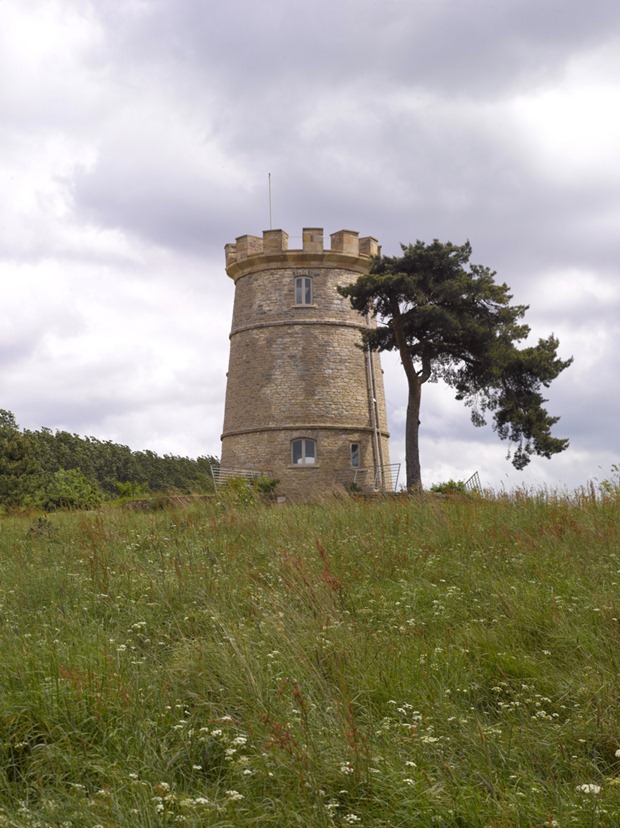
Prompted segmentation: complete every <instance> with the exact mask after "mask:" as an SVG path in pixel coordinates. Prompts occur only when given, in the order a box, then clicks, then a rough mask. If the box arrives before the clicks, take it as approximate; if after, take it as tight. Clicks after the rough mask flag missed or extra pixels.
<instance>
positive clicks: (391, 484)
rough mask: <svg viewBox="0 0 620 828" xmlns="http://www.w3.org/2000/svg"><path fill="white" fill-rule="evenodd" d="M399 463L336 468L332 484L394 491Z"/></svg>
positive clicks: (366, 489)
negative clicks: (363, 467)
mask: <svg viewBox="0 0 620 828" xmlns="http://www.w3.org/2000/svg"><path fill="white" fill-rule="evenodd" d="M399 474H400V463H392V464H390V465H388V466H377V467H376V468H374V469H337V470H336V471H335V472H334V484H339V485H341V486H345V487H347V488H349V487H350V488H351V489H356V488H359V489H360V490H363V491H368V490H369V489H370V490H371V491H375V492H395V491H396V487H397V486H398V476H399Z"/></svg>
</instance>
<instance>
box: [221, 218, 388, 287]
mask: <svg viewBox="0 0 620 828" xmlns="http://www.w3.org/2000/svg"><path fill="white" fill-rule="evenodd" d="M288 239H289V236H288V233H287V232H286V231H284V230H264V231H263V237H262V239H261V238H260V236H249V235H246V236H238V237H237V239H236V241H235V243H234V244H227V245H226V246H225V248H224V250H225V253H226V270H228V269H229V268H230V267H232V266H233V265H235V264H237V263H240V262H242V261H244V260H246V259H251V258H254V257H256V256H274V255H275V256H277V255H279V254H283V253H291V254H295V253H302V254H315V255H321V254H324V253H327V254H329V253H331V254H342V255H344V256H347V257H349V256H352V257H355V258H363V259H366V258H370V257H371V256H378V255H379V254H380V252H381V248H380V246H379V243H378V241H377V239H375V238H374V237H373V236H364V237H363V238H361V239H360V238H359V233H358V232H357V231H355V230H339V231H338V232H337V233H332V234H331V235H330V248H329V250H326V249H325V248H324V244H323V228H322V227H304V229H303V233H302V248H301V250H298V249H290V250H289V246H288ZM363 269H365V267H364V268H363ZM229 275H230V276H233V278H234V275H233V274H232V273H231V274H229Z"/></svg>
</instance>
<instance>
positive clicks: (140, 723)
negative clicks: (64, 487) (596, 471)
mask: <svg viewBox="0 0 620 828" xmlns="http://www.w3.org/2000/svg"><path fill="white" fill-rule="evenodd" d="M244 500H247V501H248V502H242V501H244ZM618 505H619V501H618V499H617V497H613V496H607V497H602V498H601V497H600V496H598V497H597V496H596V495H595V493H594V492H591V493H588V492H582V493H580V494H575V495H564V496H558V497H556V496H552V495H549V494H536V493H532V494H527V493H521V494H519V493H516V494H514V495H512V496H510V497H508V496H503V497H493V496H485V497H474V498H464V497H445V498H441V497H430V496H428V497H393V498H386V499H377V500H373V501H368V500H356V499H341V500H326V501H325V502H323V503H317V504H313V505H307V504H306V505H301V504H300V505H284V506H275V505H270V504H265V503H261V502H257V501H255V500H254V499H253V498H251V497H249V498H240V497H239V494H238V493H237V494H236V495H235V494H233V495H231V496H230V497H229V498H227V497H214V498H210V499H204V500H201V501H197V502H196V503H192V504H189V505H187V504H185V505H183V506H181V505H179V506H178V507H174V505H169V506H168V507H167V508H163V509H160V510H158V511H137V510H130V509H126V508H125V509H120V508H111V507H107V508H104V509H101V510H99V511H94V512H73V513H61V512H58V513H54V514H51V515H49V516H43V515H39V516H38V515H35V514H31V515H22V516H13V517H11V516H3V517H0V658H1V669H0V826H19V828H21V827H22V826H67V828H69V827H70V826H71V827H73V826H75V828H78V827H79V828H97V827H98V826H100V827H101V826H105V828H108V826H109V827H110V828H112V826H132V827H133V826H153V827H154V826H173V825H185V826H212V827H213V828H215V826H217V827H218V828H224V827H225V826H279V827H280V826H281V828H291V827H292V826H312V827H313V826H318V827H319V828H331V826H351V825H354V826H359V827H360V828H362V826H366V827H367V828H370V826H373V827H375V828H378V827H379V826H385V827H386V828H387V827H388V826H389V828H396V827H397V826H402V827H403V828H405V826H406V827H407V828H409V826H443V828H512V826H524V828H525V826H527V828H530V826H535V827H536V826H540V828H545V827H546V828H552V827H553V826H555V828H558V826H559V828H567V826H571V825H576V826H600V827H601V828H602V827H603V826H610V827H611V826H618V825H619V824H620V704H619V703H620V646H619V644H620V588H619V584H620V521H619V519H618V517H619V516H618Z"/></svg>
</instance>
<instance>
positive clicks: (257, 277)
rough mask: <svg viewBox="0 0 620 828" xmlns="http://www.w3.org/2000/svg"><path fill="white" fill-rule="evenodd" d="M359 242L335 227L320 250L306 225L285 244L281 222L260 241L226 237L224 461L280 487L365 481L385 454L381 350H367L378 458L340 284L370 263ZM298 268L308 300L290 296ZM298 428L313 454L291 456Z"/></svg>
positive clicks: (359, 355)
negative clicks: (356, 462)
mask: <svg viewBox="0 0 620 828" xmlns="http://www.w3.org/2000/svg"><path fill="white" fill-rule="evenodd" d="M342 234H344V236H343V235H342ZM359 242H363V243H364V249H365V250H368V251H370V252H372V251H373V250H374V249H375V248H373V246H372V244H373V243H374V245H375V247H376V241H375V240H372V239H364V240H358V239H357V234H356V233H352V232H351V231H341V232H340V233H339V234H334V236H332V246H336V247H337V248H338V249H337V250H336V252H335V253H332V252H331V251H322V250H321V249H320V245H321V243H322V230H321V229H320V228H311V229H310V230H304V245H305V246H306V247H307V249H306V252H305V253H304V252H303V251H301V252H300V251H288V249H287V247H288V237H286V234H283V231H266V233H265V234H264V246H263V240H260V239H259V238H258V237H254V236H244V237H240V238H239V239H238V240H237V245H227V250H226V252H227V264H228V273H229V275H230V276H231V277H232V278H234V279H235V285H236V290H235V304H234V311H233V322H232V331H231V337H230V361H229V370H228V382H227V392H226V410H225V418H224V433H223V435H222V466H223V467H224V468H238V469H258V470H265V471H269V472H271V473H272V474H273V475H274V476H275V477H277V478H279V479H280V481H281V489H282V490H283V491H284V492H285V493H287V494H296V495H303V494H309V493H311V492H316V491H317V490H321V489H323V490H324V488H325V487H326V486H327V487H329V486H331V485H332V484H333V483H334V480H335V479H339V478H342V480H341V482H344V483H346V482H347V481H349V482H351V481H352V478H353V477H355V480H356V481H357V483H358V484H361V487H362V488H364V487H365V485H364V484H367V486H368V487H370V486H371V485H372V480H373V478H374V467H375V465H379V464H384V465H387V464H388V463H389V450H388V432H387V418H386V411H385V398H384V393H383V376H382V371H381V367H380V360H379V357H378V355H377V354H373V357H372V362H373V363H374V371H373V376H374V382H375V394H376V398H377V408H378V426H379V431H380V443H381V449H382V451H381V452H380V457H379V458H375V457H374V449H373V435H372V417H371V402H370V395H369V389H368V363H367V356H366V354H365V353H364V351H363V350H362V349H361V348H360V347H358V346H359V344H360V343H361V334H360V327H362V326H363V325H364V324H365V320H364V319H362V317H361V316H360V315H359V314H358V313H357V312H355V311H354V310H353V309H352V308H351V306H350V303H349V300H348V299H345V298H344V297H342V296H340V294H339V293H338V291H337V286H338V285H344V284H347V283H349V282H351V281H353V280H355V279H356V278H357V277H358V275H359V274H360V273H361V272H364V270H365V269H366V268H367V267H368V263H369V259H368V256H359V255H357V253H356V251H357V250H358V244H359ZM351 250H352V251H353V252H351ZM263 251H265V252H263ZM343 251H344V252H343ZM298 277H310V278H311V279H312V288H313V295H312V303H311V304H309V305H298V304H296V303H295V279H296V278H298ZM371 324H374V323H371ZM299 437H304V438H307V439H313V440H316V443H317V462H316V464H313V465H303V466H300V465H297V466H295V465H293V464H292V459H291V441H292V440H294V439H296V438H299ZM352 442H356V443H358V444H359V445H360V448H361V469H360V470H352V469H351V443H352Z"/></svg>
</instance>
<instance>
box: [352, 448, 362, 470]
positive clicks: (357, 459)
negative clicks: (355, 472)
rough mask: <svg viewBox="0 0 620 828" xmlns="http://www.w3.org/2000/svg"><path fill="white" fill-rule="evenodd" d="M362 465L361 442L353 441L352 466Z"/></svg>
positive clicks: (355, 467)
mask: <svg viewBox="0 0 620 828" xmlns="http://www.w3.org/2000/svg"><path fill="white" fill-rule="evenodd" d="M361 465H362V458H361V452H360V444H359V443H351V466H352V467H353V468H354V469H359V467H360V466H361Z"/></svg>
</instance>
